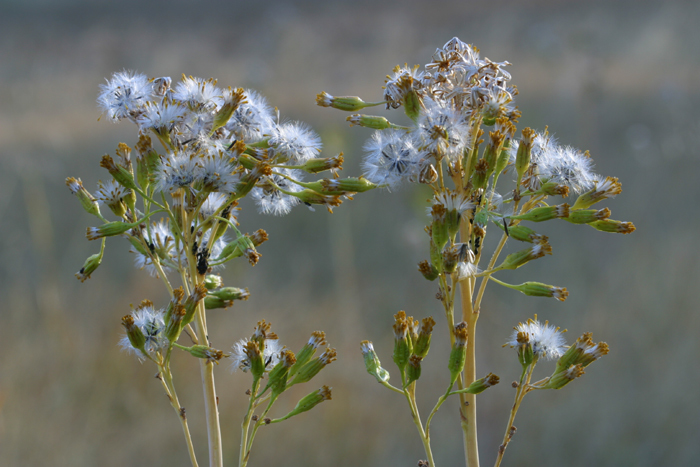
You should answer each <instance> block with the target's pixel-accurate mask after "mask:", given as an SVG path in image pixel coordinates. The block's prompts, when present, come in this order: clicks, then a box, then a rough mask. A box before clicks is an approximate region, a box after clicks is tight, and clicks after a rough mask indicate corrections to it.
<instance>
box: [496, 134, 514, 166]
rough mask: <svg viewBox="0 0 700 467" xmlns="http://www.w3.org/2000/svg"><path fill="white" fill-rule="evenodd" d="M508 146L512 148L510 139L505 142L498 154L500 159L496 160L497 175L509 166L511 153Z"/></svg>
mask: <svg viewBox="0 0 700 467" xmlns="http://www.w3.org/2000/svg"><path fill="white" fill-rule="evenodd" d="M508 148H510V139H506V140H505V141H504V142H503V146H502V149H501V152H500V154H499V155H498V160H496V170H495V172H496V175H499V174H501V173H503V171H504V170H505V168H506V167H507V166H508V161H510V153H509V152H508Z"/></svg>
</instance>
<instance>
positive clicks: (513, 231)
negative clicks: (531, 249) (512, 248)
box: [494, 222, 548, 243]
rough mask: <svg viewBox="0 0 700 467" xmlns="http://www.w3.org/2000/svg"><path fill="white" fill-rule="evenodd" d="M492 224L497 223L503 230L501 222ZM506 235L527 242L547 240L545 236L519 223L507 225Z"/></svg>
mask: <svg viewBox="0 0 700 467" xmlns="http://www.w3.org/2000/svg"><path fill="white" fill-rule="evenodd" d="M494 224H496V225H498V226H499V227H500V228H501V230H505V228H504V226H503V223H502V222H494ZM508 236H509V237H510V238H513V239H515V240H518V241H519V242H528V243H542V242H545V243H546V242H547V240H548V238H547V236H545V235H541V234H538V233H537V232H535V231H534V230H532V229H531V228H529V227H526V226H524V225H520V224H518V225H511V226H508Z"/></svg>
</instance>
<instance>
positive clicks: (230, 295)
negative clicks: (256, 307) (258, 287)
mask: <svg viewBox="0 0 700 467" xmlns="http://www.w3.org/2000/svg"><path fill="white" fill-rule="evenodd" d="M209 296H214V297H217V298H220V299H222V300H248V297H250V292H248V289H239V288H237V287H223V288H221V289H218V290H214V291H210V292H209Z"/></svg>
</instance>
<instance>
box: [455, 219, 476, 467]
mask: <svg viewBox="0 0 700 467" xmlns="http://www.w3.org/2000/svg"><path fill="white" fill-rule="evenodd" d="M460 237H461V238H462V239H468V238H469V226H468V221H463V222H462V225H461V226H460ZM460 292H461V300H462V320H463V321H465V322H466V323H467V335H468V339H467V357H466V361H465V364H464V377H463V384H462V387H465V388H466V387H469V385H471V384H472V383H473V382H474V381H476V352H475V348H476V345H475V344H476V339H475V336H476V332H475V331H476V321H477V320H478V319H479V311H478V310H474V309H473V307H472V296H473V294H474V279H473V278H468V279H465V280H463V281H461V282H460ZM459 400H460V409H459V411H460V416H461V425H462V432H463V434H464V455H465V458H466V465H467V467H479V443H478V438H477V432H476V396H475V394H460V396H459Z"/></svg>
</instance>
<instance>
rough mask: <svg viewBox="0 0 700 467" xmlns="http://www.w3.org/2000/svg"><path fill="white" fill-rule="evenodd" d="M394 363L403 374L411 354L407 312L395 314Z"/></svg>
mask: <svg viewBox="0 0 700 467" xmlns="http://www.w3.org/2000/svg"><path fill="white" fill-rule="evenodd" d="M394 320H395V321H394V326H393V327H394V355H393V357H394V363H396V366H397V367H399V370H400V371H401V373H402V374H403V372H404V370H405V369H406V365H408V359H409V357H410V356H411V350H412V349H411V340H410V339H409V338H408V322H407V321H406V313H405V312H404V311H399V312H398V313H397V314H395V315H394Z"/></svg>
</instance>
